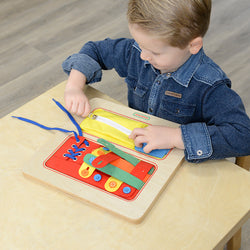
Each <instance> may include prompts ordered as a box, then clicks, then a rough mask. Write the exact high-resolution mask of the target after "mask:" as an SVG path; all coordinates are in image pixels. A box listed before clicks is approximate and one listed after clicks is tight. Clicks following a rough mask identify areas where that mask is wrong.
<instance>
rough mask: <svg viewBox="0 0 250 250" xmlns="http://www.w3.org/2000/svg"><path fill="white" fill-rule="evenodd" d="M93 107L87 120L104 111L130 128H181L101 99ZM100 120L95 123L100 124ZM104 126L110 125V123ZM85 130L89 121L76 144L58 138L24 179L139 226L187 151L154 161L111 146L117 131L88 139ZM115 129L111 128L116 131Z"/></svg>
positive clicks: (65, 137) (70, 137) (42, 150)
mask: <svg viewBox="0 0 250 250" xmlns="http://www.w3.org/2000/svg"><path fill="white" fill-rule="evenodd" d="M90 103H91V108H92V114H91V115H90V117H88V118H86V119H91V118H93V114H95V113H96V114H97V113H98V112H99V110H100V109H101V110H102V111H105V112H106V111H107V112H108V113H111V115H113V114H114V115H115V116H116V115H118V116H121V117H123V118H126V119H127V120H128V123H129V122H130V121H132V123H133V122H139V123H142V126H144V125H143V124H145V126H146V125H148V124H151V125H166V126H171V127H176V126H178V125H177V124H174V123H171V122H168V121H166V120H163V119H160V118H158V117H154V116H151V115H148V114H145V113H142V112H139V111H136V110H133V109H130V108H128V107H125V106H122V105H118V104H114V103H111V102H108V101H106V100H103V99H98V98H94V99H92V100H91V101H90ZM94 119H96V116H94ZM96 120H97V121H94V122H97V123H98V122H99V121H98V119H96ZM102 120H104V122H106V121H108V119H106V118H105V119H100V121H101V122H102ZM91 122H93V121H91ZM118 123H119V121H118ZM85 124H87V123H86V121H84V122H82V123H81V128H82V131H83V134H82V136H78V140H77V141H76V138H75V135H74V134H70V135H65V134H64V133H61V132H60V133H59V132H58V133H56V134H55V135H54V136H53V137H52V138H50V140H49V141H48V143H47V144H46V145H43V146H42V147H41V148H40V150H39V152H37V153H36V155H35V156H34V157H33V158H32V160H30V161H29V162H28V163H27V164H26V165H25V167H24V169H23V173H24V174H25V175H26V176H29V177H33V178H35V179H38V180H40V181H42V182H44V183H47V184H49V185H52V186H54V187H56V188H58V189H60V190H63V191H64V192H67V193H69V194H71V195H73V196H76V197H78V198H81V199H83V200H84V201H87V202H90V203H93V204H95V205H97V206H99V207H102V208H105V209H107V210H109V211H111V212H113V213H116V214H118V215H121V216H123V217H125V218H127V219H129V220H132V221H134V222H140V221H141V220H142V218H143V217H144V216H145V215H146V213H147V212H148V211H149V209H150V208H151V207H152V205H153V203H154V202H155V201H156V199H157V197H158V196H159V195H160V193H161V191H162V190H163V189H164V187H165V186H166V185H167V184H168V183H169V181H170V180H171V178H172V177H173V176H174V174H175V172H176V171H177V169H178V167H180V165H181V162H182V160H183V159H184V153H183V151H182V150H178V149H171V150H167V151H166V152H164V155H163V156H162V155H161V156H160V157H159V156H157V155H158V154H157V153H156V156H155V155H154V154H152V155H147V154H145V153H143V151H142V152H140V151H138V150H135V149H133V147H132V148H131V147H130V146H128V147H127V146H126V143H125V144H124V143H121V144H122V145H120V144H119V140H118V141H117V140H116V139H114V140H113V139H112V135H113V134H115V133H113V131H114V128H112V129H111V131H110V133H108V134H110V135H111V137H110V138H109V137H106V138H100V137H98V132H97V134H96V133H95V135H93V134H90V133H88V132H89V130H88V129H87V128H86V131H85V128H84V126H85ZM115 124H116V122H113V121H112V122H111V125H112V126H113V125H115ZM124 124H125V125H124ZM102 126H104V129H105V127H106V126H110V125H107V124H103V123H101V130H102ZM67 127H68V126H67ZM86 127H87V126H86ZM124 127H126V122H125V123H124V121H123V126H120V125H119V127H118V129H120V130H121V128H122V129H124ZM115 130H116V129H115ZM125 130H126V128H125ZM102 132H103V131H102ZM123 133H124V131H123ZM102 136H103V134H102ZM118 139H119V138H118ZM160 153H161V152H160Z"/></svg>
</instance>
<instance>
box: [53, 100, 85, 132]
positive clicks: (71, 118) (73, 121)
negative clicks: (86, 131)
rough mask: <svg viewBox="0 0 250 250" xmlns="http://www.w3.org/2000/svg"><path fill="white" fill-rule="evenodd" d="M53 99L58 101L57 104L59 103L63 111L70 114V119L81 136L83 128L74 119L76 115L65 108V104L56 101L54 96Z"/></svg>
mask: <svg viewBox="0 0 250 250" xmlns="http://www.w3.org/2000/svg"><path fill="white" fill-rule="evenodd" d="M52 100H53V101H54V102H55V103H56V105H57V106H58V107H59V108H60V109H61V110H62V111H64V112H65V113H66V114H67V115H68V117H69V119H70V120H71V121H72V123H73V124H74V125H75V126H76V128H77V130H78V134H79V136H82V129H81V127H80V125H79V124H78V123H77V122H76V120H75V119H74V117H73V116H72V115H71V114H70V113H69V111H68V110H67V109H65V108H64V107H63V105H62V104H61V103H60V102H58V101H56V100H55V99H54V98H53V99H52Z"/></svg>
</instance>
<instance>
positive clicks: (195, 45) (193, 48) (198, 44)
mask: <svg viewBox="0 0 250 250" xmlns="http://www.w3.org/2000/svg"><path fill="white" fill-rule="evenodd" d="M202 46H203V38H202V37H201V36H199V37H196V38H195V39H193V40H192V41H191V42H190V43H189V51H190V53H191V54H193V55H194V54H197V53H198V52H199V51H200V49H201V48H202Z"/></svg>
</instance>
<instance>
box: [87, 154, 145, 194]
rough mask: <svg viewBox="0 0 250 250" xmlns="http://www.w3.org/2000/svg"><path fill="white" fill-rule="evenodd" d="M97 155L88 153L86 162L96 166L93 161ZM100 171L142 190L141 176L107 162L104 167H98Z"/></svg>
mask: <svg viewBox="0 0 250 250" xmlns="http://www.w3.org/2000/svg"><path fill="white" fill-rule="evenodd" d="M95 158H96V156H94V155H92V154H86V155H85V156H84V162H86V163H87V164H88V165H90V166H92V167H94V166H93V165H92V164H91V162H92V160H93V159H95ZM97 169H98V170H99V171H101V172H103V173H105V174H108V175H110V176H113V177H115V178H116V179H118V180H120V181H123V182H125V183H127V184H128V185H130V186H132V187H134V188H136V189H137V190H140V189H141V188H142V187H143V185H144V182H143V181H142V180H140V179H139V178H137V177H135V176H133V175H131V174H130V173H128V172H126V171H124V170H122V169H120V168H118V167H116V166H114V165H112V164H107V165H106V166H105V167H102V168H97Z"/></svg>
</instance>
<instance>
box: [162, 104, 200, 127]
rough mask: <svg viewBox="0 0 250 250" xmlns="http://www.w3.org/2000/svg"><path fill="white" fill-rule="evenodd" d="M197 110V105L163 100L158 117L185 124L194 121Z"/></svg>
mask: <svg viewBox="0 0 250 250" xmlns="http://www.w3.org/2000/svg"><path fill="white" fill-rule="evenodd" d="M195 109H196V105H195V104H187V103H180V102H173V101H168V100H163V101H162V102H161V104H160V109H159V114H158V116H160V117H162V118H164V119H167V120H170V121H173V122H176V123H180V124H185V123H188V122H191V121H192V120H193V117H194V113H195Z"/></svg>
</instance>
